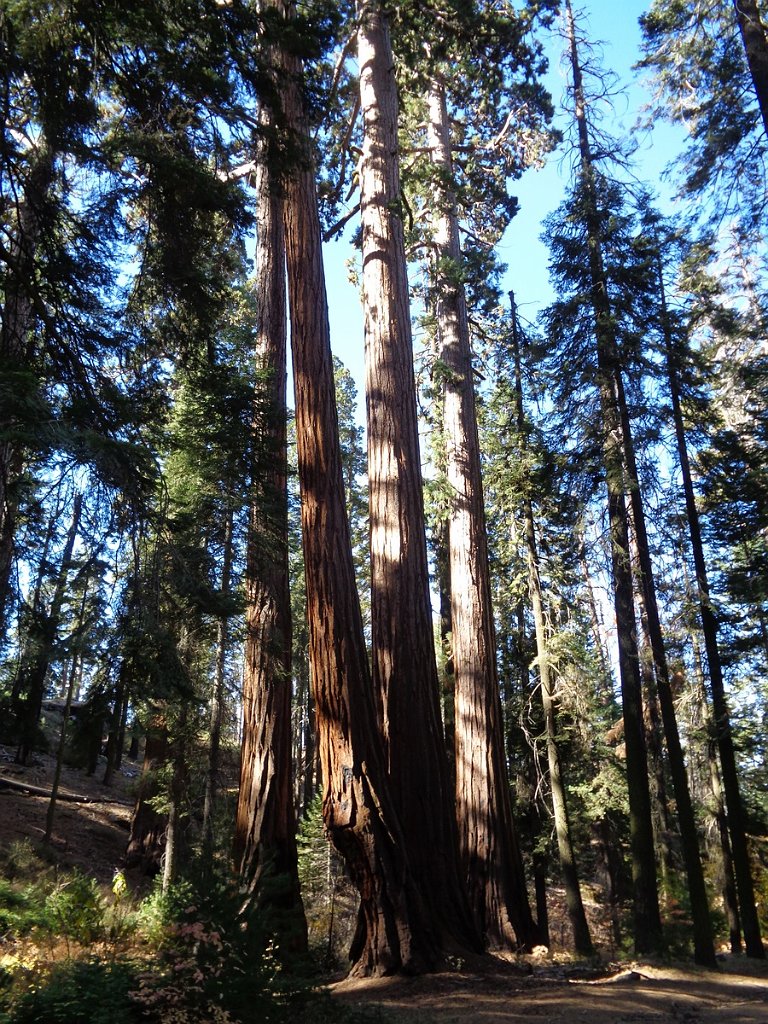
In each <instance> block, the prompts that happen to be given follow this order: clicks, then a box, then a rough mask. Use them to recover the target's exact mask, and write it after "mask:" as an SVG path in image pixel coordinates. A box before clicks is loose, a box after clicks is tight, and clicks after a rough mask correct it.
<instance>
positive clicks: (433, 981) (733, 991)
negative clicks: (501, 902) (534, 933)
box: [332, 956, 768, 1024]
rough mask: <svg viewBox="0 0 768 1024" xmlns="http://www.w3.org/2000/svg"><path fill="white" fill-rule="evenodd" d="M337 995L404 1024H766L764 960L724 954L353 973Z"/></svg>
mask: <svg viewBox="0 0 768 1024" xmlns="http://www.w3.org/2000/svg"><path fill="white" fill-rule="evenodd" d="M332 991H333V995H334V998H335V999H338V1000H339V1001H342V1002H345V1003H350V1004H353V1005H358V1006H359V1005H366V1006H369V1007H371V1008H374V1007H381V1009H382V1010H383V1011H385V1012H386V1019H387V1020H393V1021H396V1022H402V1024H437V1022H438V1021H439V1022H440V1024H531V1022H539V1021H541V1022H542V1024H646V1022H647V1024H667V1022H670V1024H672V1022H674V1024H768V964H766V963H765V962H762V963H761V962H757V961H749V960H746V959H742V958H735V957H730V956H728V957H724V958H723V959H722V962H721V964H720V969H719V970H718V971H717V972H710V971H705V970H699V969H698V968H693V967H691V968H682V967H668V966H660V965H650V964H633V965H632V966H631V967H628V968H622V969H619V970H616V971H615V972H614V973H613V974H608V975H604V976H603V977H597V976H595V975H594V974H593V975H592V976H590V975H589V974H588V973H587V972H584V971H578V970H572V969H571V970H569V969H565V968H558V967H555V966H534V967H533V968H532V973H531V974H529V975H521V973H520V970H519V969H518V968H514V967H512V966H511V965H508V964H505V963H504V962H503V961H494V963H493V965H491V966H489V968H488V969H486V970H483V971H480V972H470V973H467V972H462V973H455V974H439V975H432V976H427V977H422V978H383V979H379V980H375V981H359V980H355V979H350V980H347V981H343V982H339V983H338V984H336V985H335V986H333V990H332Z"/></svg>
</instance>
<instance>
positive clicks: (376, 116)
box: [357, 0, 481, 950]
mask: <svg viewBox="0 0 768 1024" xmlns="http://www.w3.org/2000/svg"><path fill="white" fill-rule="evenodd" d="M358 10H359V16H360V17H359V27H358V37H357V42H358V64H359V67H360V106H361V110H362V116H363V151H362V158H361V164H360V194H361V220H362V262H363V312H364V325H365V357H366V410H367V419H368V481H369V502H370V549H371V631H372V641H373V684H374V692H375V694H376V698H377V700H378V701H379V702H380V711H379V714H380V721H381V727H382V731H383V736H384V744H385V753H386V757H387V761H388V769H389V778H390V785H391V789H392V796H393V799H394V801H395V807H396V810H397V813H398V816H399V818H400V821H401V824H402V827H403V832H404V835H405V842H406V848H407V851H408V857H409V861H410V865H411V869H412V870H413V872H414V875H415V878H416V883H417V885H418V886H419V888H420V891H421V895H422V897H423V899H424V903H425V910H426V912H427V914H428V917H429V920H430V923H431V927H433V928H434V931H435V935H436V936H437V938H438V942H439V943H440V944H441V945H446V946H458V947H459V948H461V947H464V948H466V949H473V950H479V949H480V948H481V946H480V940H479V936H478V933H477V931H476V929H475V927H474V925H473V922H472V917H471V914H470V910H469V905H468V901H467V896H466V891H465V888H464V885H463V881H462V878H461V870H460V866H459V856H458V838H457V831H456V823H455V820H454V816H453V806H452V799H451V793H450V790H449V782H448V779H449V776H448V768H447V761H446V756H445V747H444V743H443V729H442V722H441V719H440V706H439V683H438V677H437V666H436V661H435V649H434V633H433V625H432V612H431V602H430V596H429V574H428V567H427V549H426V534H425V524H424V507H423V491H422V477H421V460H420V455H419V438H418V422H417V411H416V387H415V380H414V372H413V346H412V338H411V319H410V308H409V297H408V278H407V271H406V259H405V242H404V235H403V225H402V220H401V215H400V211H399V204H400V203H401V194H400V180H399V165H398V158H397V153H398V138H397V124H398V99H397V88H396V84H395V78H394V66H393V64H394V62H393V56H392V49H391V44H390V38H389V29H388V24H387V19H386V16H385V14H384V12H383V8H382V6H381V4H380V3H378V2H376V0H366V2H363V3H360V4H359V5H358ZM454 610H455V608H454ZM456 626H457V623H456V619H455V618H454V620H453V629H454V643H455V639H456ZM414 778H418V779H419V785H418V786H414V785H413V780H414Z"/></svg>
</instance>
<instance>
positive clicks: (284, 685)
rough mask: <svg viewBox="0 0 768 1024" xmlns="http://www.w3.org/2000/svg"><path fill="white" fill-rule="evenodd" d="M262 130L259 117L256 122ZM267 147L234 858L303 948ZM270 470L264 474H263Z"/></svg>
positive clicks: (253, 896)
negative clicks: (256, 458)
mask: <svg viewBox="0 0 768 1024" xmlns="http://www.w3.org/2000/svg"><path fill="white" fill-rule="evenodd" d="M262 121H263V122H264V123H266V121H267V115H266V113H264V114H263V115H262ZM267 161H268V154H267V152H266V146H265V145H262V146H261V147H260V152H259V153H258V158H257V166H256V171H255V175H254V177H255V181H254V185H255V191H256V204H257V226H256V230H257V237H256V265H255V268H254V269H255V273H254V279H255V282H256V283H255V293H256V294H255V299H256V308H257V324H256V338H255V348H256V353H255V354H256V360H255V362H256V368H257V372H260V373H261V374H262V375H263V384H262V388H261V393H260V394H259V395H258V397H257V408H256V410H255V414H254V422H253V430H254V434H255V435H258V438H259V442H260V444H261V445H262V446H263V448H264V450H265V451H266V452H267V453H268V457H267V458H266V459H265V460H264V462H265V465H261V466H257V467H255V472H254V482H253V487H252V494H251V509H250V518H249V525H248V543H247V555H246V558H247V564H246V580H245V588H246V639H245V666H244V677H243V744H242V751H241V762H240V790H239V797H238V803H237V815H236V820H235V841H234V853H235V862H236V864H237V866H238V871H239V874H240V884H241V889H242V892H243V895H244V906H245V907H247V908H249V909H255V908H258V909H259V910H260V911H266V912H267V915H268V917H267V920H268V922H269V924H268V927H269V928H270V929H274V931H275V934H276V935H277V936H278V937H279V941H280V944H281V946H287V947H288V948H290V949H292V950H294V951H295V950H297V949H299V950H301V949H306V945H307V924H306V919H305V917H304V908H303V904H302V900H301V891H300V888H299V875H298V856H297V851H296V819H295V815H294V803H293V788H292V780H291V605H290V588H289V579H288V491H287V480H288V466H287V440H286V369H287V362H286V358H287V356H286V327H287V324H286V305H285V303H286V294H285V235H284V229H283V211H282V200H281V198H280V196H279V195H278V193H277V191H276V188H275V181H274V176H273V174H272V173H271V171H270V169H269V164H268V162H267ZM265 467H268V468H265Z"/></svg>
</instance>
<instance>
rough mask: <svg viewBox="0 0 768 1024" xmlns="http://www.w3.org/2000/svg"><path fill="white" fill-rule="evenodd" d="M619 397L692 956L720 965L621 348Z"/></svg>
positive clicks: (616, 372) (628, 480)
mask: <svg viewBox="0 0 768 1024" xmlns="http://www.w3.org/2000/svg"><path fill="white" fill-rule="evenodd" d="M615 374H616V397H617V400H618V406H619V415H620V417H621V433H622V443H623V448H624V459H625V464H626V469H627V482H628V486H629V494H630V504H631V509H632V525H633V528H634V532H635V540H636V542H637V554H638V563H639V569H640V579H641V585H642V586H641V589H642V593H643V596H644V598H645V613H646V615H647V621H648V636H649V638H650V642H651V651H652V653H653V666H654V675H655V678H656V692H657V694H658V698H659V707H660V709H661V721H662V725H663V727H664V739H665V741H666V745H667V754H668V756H669V770H670V775H671V776H672V786H673V788H674V791H675V802H676V804H677V818H678V823H679V825H680V841H681V845H682V848H683V862H684V864H685V874H686V879H687V882H688V894H689V897H690V902H691V917H692V919H693V956H694V960H695V961H696V963H697V964H702V965H704V966H707V967H715V966H716V965H717V962H716V960H715V945H714V936H713V932H712V919H711V918H710V915H709V898H708V896H707V887H706V885H705V883H704V871H703V869H702V866H701V854H700V851H699V836H698V832H697V830H696V818H695V816H694V813H693V803H692V801H691V793H690V789H689V786H688V773H687V772H686V769H685V757H684V755H683V747H682V744H681V742H680V732H679V730H678V727H677V715H676V714H675V702H674V698H673V696H672V687H671V684H670V674H669V665H668V663H667V655H666V650H665V647H664V636H663V633H662V629H661V616H660V615H659V604H658V600H657V598H656V584H655V582H654V578H653V565H652V563H651V551H650V545H649V542H648V530H647V526H646V521H645V508H644V505H643V495H642V491H641V489H640V475H639V473H638V469H637V459H636V457H635V446H634V442H633V440H632V428H631V424H630V418H629V408H628V405H627V399H626V394H625V391H624V384H623V381H622V371H621V365H620V360H619V356H618V353H617V354H616V358H615Z"/></svg>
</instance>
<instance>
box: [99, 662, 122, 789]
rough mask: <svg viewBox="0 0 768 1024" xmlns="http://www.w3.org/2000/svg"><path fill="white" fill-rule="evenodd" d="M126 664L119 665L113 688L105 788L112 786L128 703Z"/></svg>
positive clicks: (104, 780)
mask: <svg viewBox="0 0 768 1024" xmlns="http://www.w3.org/2000/svg"><path fill="white" fill-rule="evenodd" d="M127 690H128V663H127V661H126V660H125V659H123V661H122V663H121V665H120V672H119V674H118V677H117V684H116V685H115V688H114V695H113V699H112V710H111V711H110V713H109V732H108V734H107V749H106V759H107V764H106V767H105V769H104V778H103V780H102V781H103V783H104V785H105V786H111V785H112V779H113V777H114V774H115V770H116V768H117V766H118V755H119V753H120V749H119V746H120V733H121V728H120V727H121V725H122V722H123V715H124V712H125V710H126V705H127V703H128V693H127Z"/></svg>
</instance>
